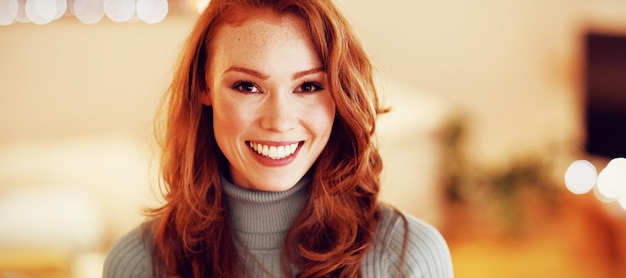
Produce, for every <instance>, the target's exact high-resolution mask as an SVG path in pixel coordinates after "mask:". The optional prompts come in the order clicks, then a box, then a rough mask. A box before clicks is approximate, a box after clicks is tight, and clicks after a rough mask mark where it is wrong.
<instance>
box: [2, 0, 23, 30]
mask: <svg viewBox="0 0 626 278" xmlns="http://www.w3.org/2000/svg"><path fill="white" fill-rule="evenodd" d="M18 8H19V3H18V2H17V0H0V25H10V24H11V23H13V21H15V17H16V16H17V10H18Z"/></svg>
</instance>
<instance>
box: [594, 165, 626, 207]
mask: <svg viewBox="0 0 626 278" xmlns="http://www.w3.org/2000/svg"><path fill="white" fill-rule="evenodd" d="M598 191H599V192H600V193H601V194H602V195H603V196H605V197H607V198H610V199H613V200H616V199H620V198H626V158H623V157H619V158H614V159H612V160H611V161H610V162H609V164H608V165H606V168H604V169H603V170H602V171H601V172H600V174H599V175H598Z"/></svg>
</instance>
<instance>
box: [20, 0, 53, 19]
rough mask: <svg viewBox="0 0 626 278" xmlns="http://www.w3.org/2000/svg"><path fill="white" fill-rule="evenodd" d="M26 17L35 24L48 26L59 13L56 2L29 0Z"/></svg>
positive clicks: (26, 6)
mask: <svg viewBox="0 0 626 278" xmlns="http://www.w3.org/2000/svg"><path fill="white" fill-rule="evenodd" d="M25 10H26V16H28V19H30V21H32V22H33V23H35V24H40V25H41V24H47V23H50V21H52V20H53V19H54V16H55V15H56V13H57V3H56V1H50V0H28V1H26V5H25Z"/></svg>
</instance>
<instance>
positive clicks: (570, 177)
mask: <svg viewBox="0 0 626 278" xmlns="http://www.w3.org/2000/svg"><path fill="white" fill-rule="evenodd" d="M597 177H598V174H597V172H596V167H594V166H593V164H591V162H589V161H587V160H577V161H574V162H572V164H571V165H570V166H569V168H567V171H566V172H565V186H566V187H567V189H569V191H571V192H572V193H574V194H584V193H587V192H589V191H590V190H591V189H592V188H593V186H594V185H595V184H596V179H597Z"/></svg>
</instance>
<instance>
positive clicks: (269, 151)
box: [248, 141, 300, 160]
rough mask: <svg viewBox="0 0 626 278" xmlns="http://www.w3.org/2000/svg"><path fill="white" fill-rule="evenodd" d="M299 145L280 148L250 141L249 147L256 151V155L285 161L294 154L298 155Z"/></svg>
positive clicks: (294, 144) (281, 146)
mask: <svg viewBox="0 0 626 278" xmlns="http://www.w3.org/2000/svg"><path fill="white" fill-rule="evenodd" d="M299 145H300V143H293V144H287V145H280V146H270V145H265V144H261V143H255V142H251V141H248V146H250V148H251V149H252V150H253V151H255V152H256V153H258V154H260V155H262V156H264V157H267V158H269V159H274V160H278V159H284V158H287V157H289V156H291V155H293V154H294V153H296V150H298V146H299Z"/></svg>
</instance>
